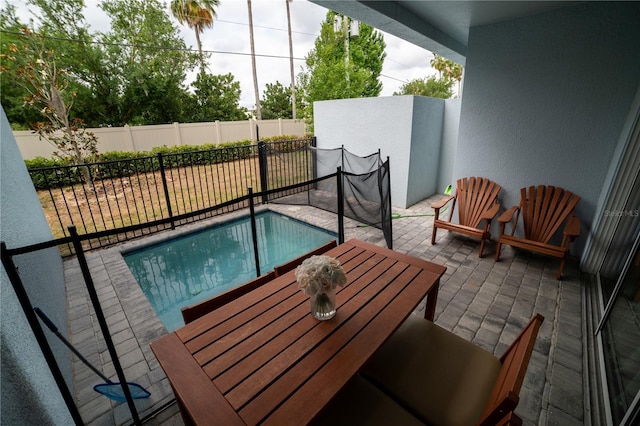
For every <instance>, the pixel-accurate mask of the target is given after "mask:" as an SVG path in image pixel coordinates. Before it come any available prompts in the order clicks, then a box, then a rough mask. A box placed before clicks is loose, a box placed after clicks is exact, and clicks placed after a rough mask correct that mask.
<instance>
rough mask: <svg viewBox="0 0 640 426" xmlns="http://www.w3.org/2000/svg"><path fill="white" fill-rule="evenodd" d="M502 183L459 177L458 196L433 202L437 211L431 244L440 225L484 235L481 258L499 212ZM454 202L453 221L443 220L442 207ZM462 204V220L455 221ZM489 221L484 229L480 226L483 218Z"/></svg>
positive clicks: (481, 239) (451, 214) (452, 206)
mask: <svg viewBox="0 0 640 426" xmlns="http://www.w3.org/2000/svg"><path fill="white" fill-rule="evenodd" d="M500 189H501V186H500V185H498V184H497V183H495V182H493V181H491V180H489V179H486V178H482V177H470V178H462V179H458V181H457V186H456V192H455V195H452V196H449V197H447V198H445V199H443V200H441V201H439V202H437V203H434V204H432V205H431V207H432V208H433V209H434V210H435V219H434V221H433V232H432V234H431V244H435V243H436V232H437V230H438V228H442V229H448V230H449V231H453V232H458V233H460V234H465V235H469V236H471V237H475V238H480V252H479V253H478V256H479V257H482V251H483V250H484V242H485V240H487V239H489V238H491V235H490V234H489V228H490V226H491V220H492V219H493V218H494V217H495V215H496V214H497V213H498V209H499V208H500V204H498V203H497V202H496V198H497V197H498V193H499V192H500ZM449 201H451V202H452V203H451V212H450V213H449V220H442V219H440V209H442V208H443V207H444V206H445V205H446V204H447V203H449ZM456 202H457V204H458V223H454V222H452V221H451V219H452V218H453V211H454V210H455V208H456ZM483 220H484V221H485V223H484V226H483V227H482V228H478V226H480V223H481V222H482V221H483Z"/></svg>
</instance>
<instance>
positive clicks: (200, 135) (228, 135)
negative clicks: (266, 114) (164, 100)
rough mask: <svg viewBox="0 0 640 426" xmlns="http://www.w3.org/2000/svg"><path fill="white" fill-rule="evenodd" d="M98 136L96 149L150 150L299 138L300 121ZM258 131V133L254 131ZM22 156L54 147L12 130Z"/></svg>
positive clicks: (119, 130) (111, 130) (167, 127)
mask: <svg viewBox="0 0 640 426" xmlns="http://www.w3.org/2000/svg"><path fill="white" fill-rule="evenodd" d="M88 130H90V131H91V132H93V133H94V134H95V135H96V137H97V138H98V151H99V152H109V151H150V150H151V149H153V148H154V147H157V146H176V145H203V144H218V143H222V142H233V141H239V140H245V139H254V140H257V137H258V136H260V138H266V137H270V136H281V135H291V136H300V137H302V136H303V135H304V134H305V123H304V121H302V120H291V119H287V120H284V119H278V120H246V121H225V122H219V121H215V122H207V123H187V124H185V123H173V124H160V125H155V126H133V127H131V126H124V127H100V128H94V129H88ZM257 133H259V135H258V134H257ZM13 134H14V136H15V138H16V142H17V144H18V148H19V149H20V153H21V154H22V158H23V159H25V160H30V159H33V158H36V157H45V158H51V157H52V155H53V152H54V151H55V150H56V149H55V147H54V146H53V145H51V144H49V143H48V142H47V141H45V140H40V139H39V138H38V135H36V134H34V133H33V132H31V131H29V130H21V131H14V132H13Z"/></svg>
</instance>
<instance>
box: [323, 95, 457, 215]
mask: <svg viewBox="0 0 640 426" xmlns="http://www.w3.org/2000/svg"><path fill="white" fill-rule="evenodd" d="M457 111H459V110H458V109H457V107H456V103H453V104H451V116H452V117H453V118H450V119H449V120H450V121H448V123H449V124H448V125H447V126H446V130H445V127H444V123H445V117H444V114H445V101H444V100H443V99H434V98H427V97H423V96H391V97H379V98H360V99H342V100H333V101H322V102H316V103H314V128H315V135H316V137H317V146H318V148H335V147H339V146H342V145H344V147H345V148H347V149H348V150H349V151H350V152H352V153H354V154H357V155H368V154H370V153H371V152H372V151H375V150H378V149H380V153H381V156H382V158H383V159H385V158H386V157H389V159H390V165H391V166H390V169H391V203H392V205H393V206H396V207H400V208H406V207H409V206H411V205H413V204H415V203H417V202H418V201H421V200H423V199H425V198H427V197H429V196H431V195H433V194H435V193H442V192H444V187H440V186H442V182H448V183H450V176H447V177H442V176H441V175H440V173H441V171H442V170H444V171H447V172H449V173H450V172H451V170H452V163H447V164H444V165H443V164H442V161H443V160H446V161H447V162H452V161H453V155H452V149H451V147H452V146H455V140H451V139H447V138H455V137H456V136H457V134H456V130H457V117H458V113H457ZM451 123H454V124H451ZM443 146H446V147H447V148H446V155H445V156H441V154H442V153H443V152H445V151H443V148H442V147H443ZM448 183H447V184H448ZM439 185H440V186H439ZM444 186H446V185H444Z"/></svg>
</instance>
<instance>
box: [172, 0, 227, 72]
mask: <svg viewBox="0 0 640 426" xmlns="http://www.w3.org/2000/svg"><path fill="white" fill-rule="evenodd" d="M218 4H219V2H218V0H172V2H171V13H172V14H173V16H174V17H175V18H176V19H177V20H178V22H180V24H183V25H184V24H187V26H188V27H189V28H191V29H193V30H194V31H195V34H196V44H197V45H198V54H199V59H200V72H202V73H203V72H205V63H204V55H203V53H202V42H201V41H200V34H202V33H203V32H204V30H205V29H206V28H211V27H213V18H214V17H215V16H216V10H215V8H216V7H218Z"/></svg>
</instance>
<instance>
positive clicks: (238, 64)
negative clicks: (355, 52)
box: [8, 0, 435, 109]
mask: <svg viewBox="0 0 640 426" xmlns="http://www.w3.org/2000/svg"><path fill="white" fill-rule="evenodd" d="M285 1H286V0H253V1H252V2H251V5H252V12H253V13H252V15H253V25H254V44H255V53H256V68H257V79H258V87H259V94H260V96H262V95H263V93H264V90H265V87H266V84H267V83H275V82H276V81H279V82H280V83H282V84H283V85H284V86H285V87H287V86H289V85H290V83H291V72H290V68H289V66H290V61H289V38H288V32H287V11H286V4H285ZM99 2H100V0H85V3H86V10H85V13H84V16H85V19H86V21H87V23H88V24H89V25H91V28H92V30H94V31H100V32H106V31H108V30H109V18H108V16H107V15H106V14H105V13H104V12H102V10H101V9H100V8H99V6H98V4H99ZM8 3H13V4H14V5H15V6H16V7H17V8H18V11H19V12H20V15H19V16H20V17H21V19H23V20H24V21H28V20H29V19H30V18H31V17H32V15H31V13H30V12H29V11H28V10H27V8H26V6H24V4H23V2H22V1H18V0H9V1H8ZM165 4H166V7H167V14H168V15H169V16H170V18H171V20H172V22H173V23H174V25H176V27H177V28H178V30H179V32H180V35H181V36H182V37H183V39H184V41H185V44H186V45H187V46H190V47H191V48H193V49H197V44H196V38H195V33H194V31H193V30H192V29H191V28H189V27H187V26H184V25H180V24H178V22H177V20H175V18H173V16H172V15H171V12H170V11H169V2H168V1H167V2H165ZM289 6H290V11H291V27H292V40H293V56H294V58H295V59H294V73H295V74H296V75H297V74H298V73H299V72H300V68H301V66H303V65H304V61H303V58H304V57H305V56H307V54H308V53H309V51H310V50H311V49H313V47H314V42H315V39H316V38H317V37H318V35H319V34H320V26H321V24H322V22H323V21H324V19H325V17H326V14H327V9H326V8H324V7H321V6H318V5H316V4H315V3H310V2H308V1H306V0H293V1H291V2H290V3H289ZM248 22H249V17H248V10H247V1H246V0H220V4H219V6H218V8H217V16H216V19H215V22H214V25H213V28H211V29H207V30H205V31H204V33H203V34H201V36H200V38H201V41H202V47H203V49H204V50H206V51H210V52H213V53H212V54H211V55H210V58H209V72H211V73H214V74H227V73H231V74H233V76H234V78H235V80H236V81H239V82H240V87H241V90H242V93H241V98H240V104H241V105H242V106H244V107H246V108H249V109H253V108H254V107H255V95H254V85H253V73H252V64H251V56H250V53H251V48H250V42H249V24H248ZM383 36H384V39H385V42H386V45H387V49H386V54H387V56H386V59H385V62H384V65H383V69H382V77H381V81H382V84H383V89H382V93H381V95H382V96H390V95H392V94H393V92H395V91H398V90H399V88H400V86H402V84H404V83H406V82H408V81H411V80H414V79H416V78H424V77H427V76H430V75H434V74H435V71H434V70H433V69H432V68H431V67H430V65H429V60H430V59H431V58H432V57H433V56H432V54H431V52H429V51H427V50H424V49H422V48H420V47H417V46H415V45H413V44H411V43H408V42H406V41H404V40H401V39H400V38H398V37H395V36H392V35H390V34H386V33H383ZM267 56H272V57H267ZM194 78H195V71H194V73H192V74H190V75H189V76H188V79H189V80H193V79H194Z"/></svg>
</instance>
